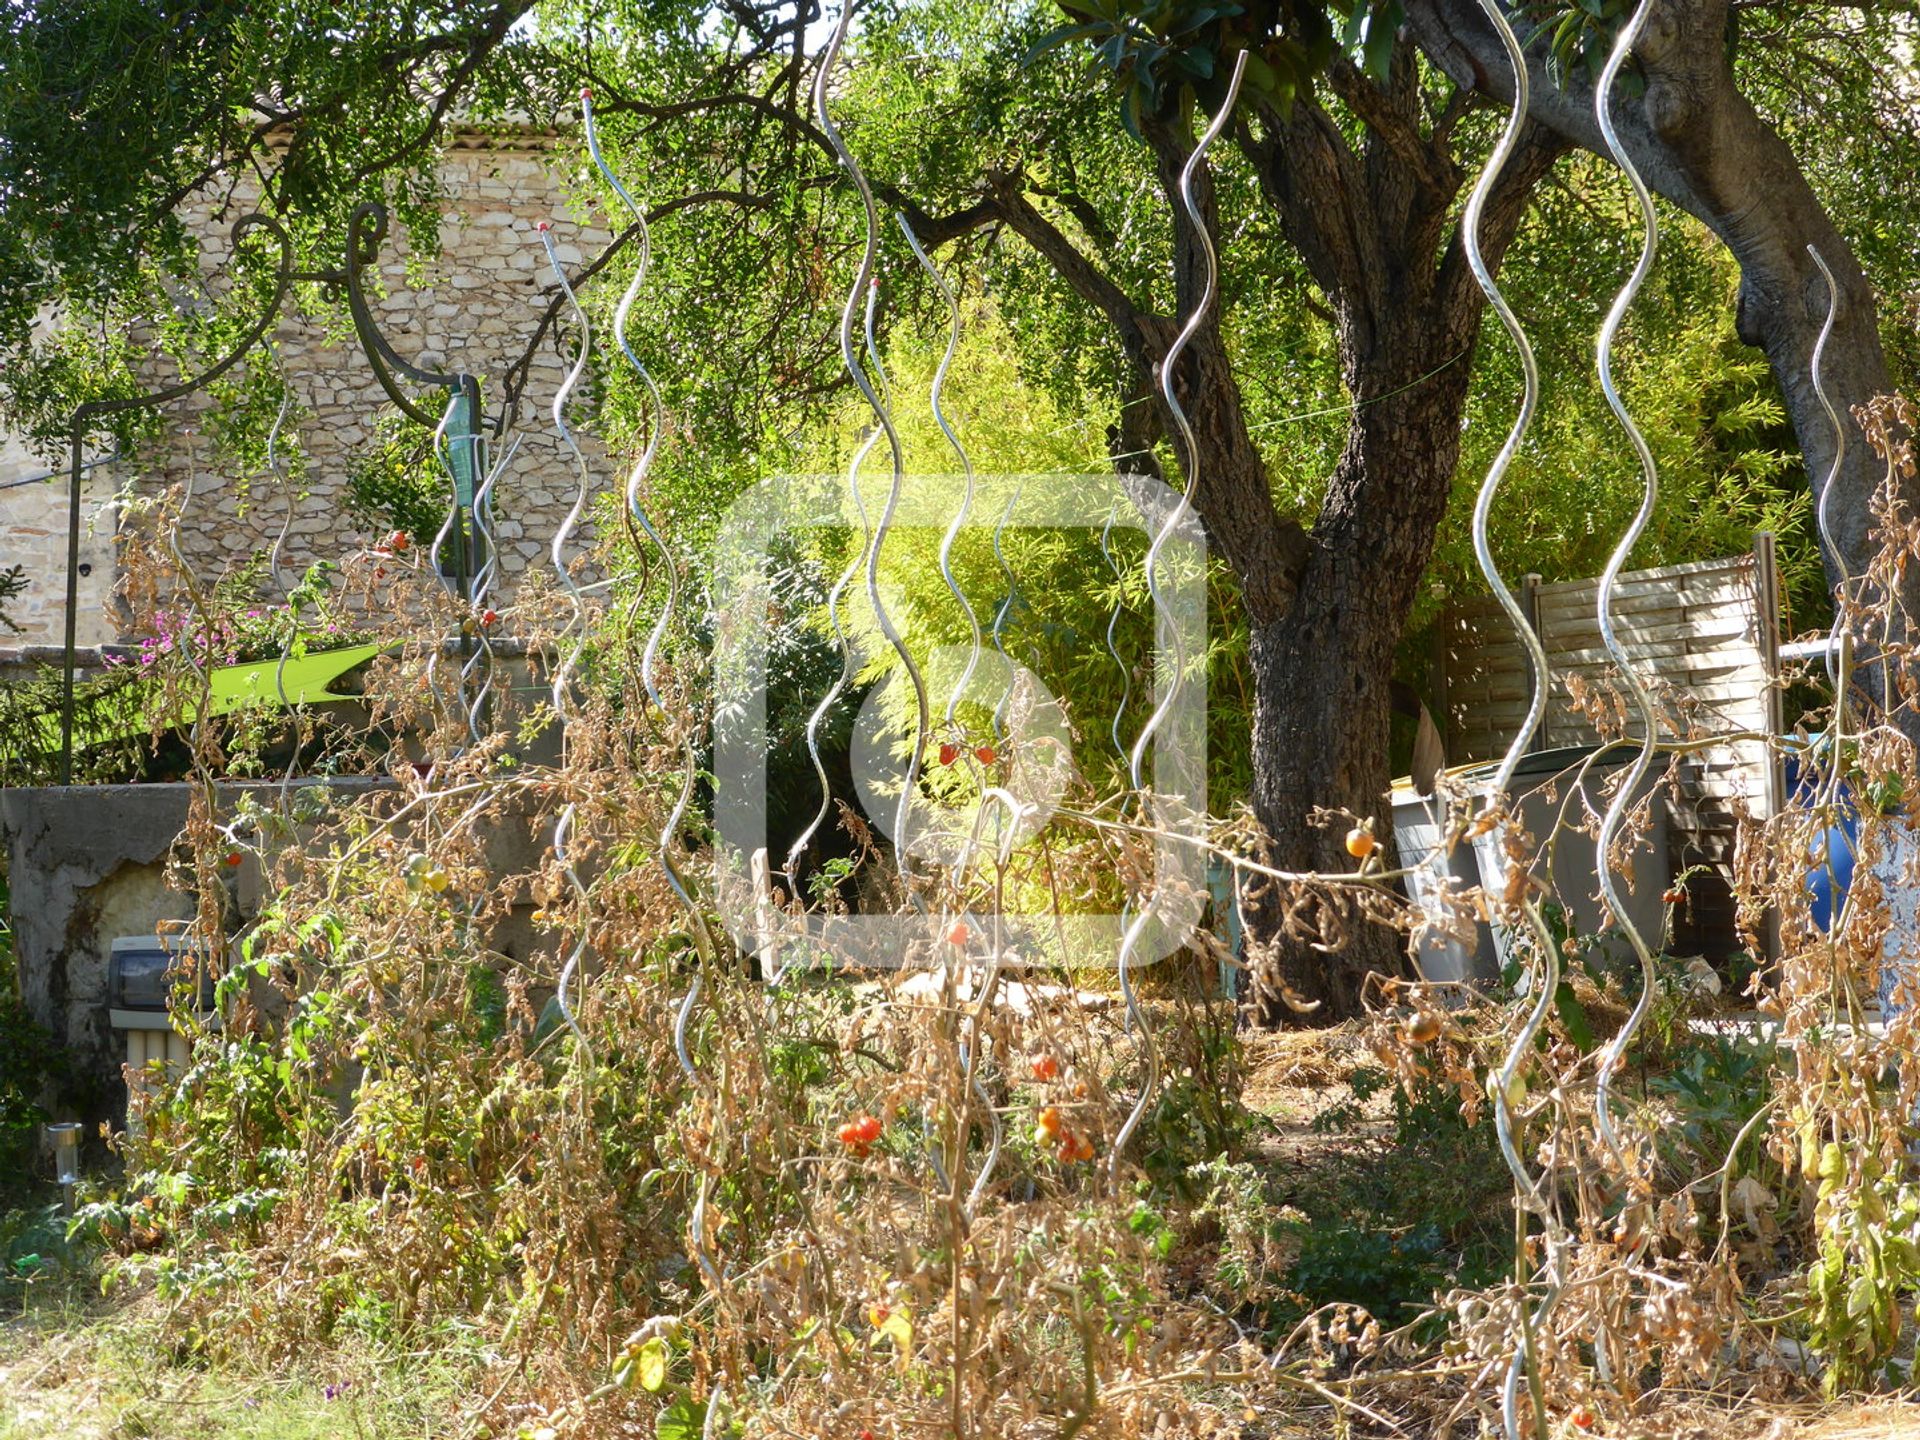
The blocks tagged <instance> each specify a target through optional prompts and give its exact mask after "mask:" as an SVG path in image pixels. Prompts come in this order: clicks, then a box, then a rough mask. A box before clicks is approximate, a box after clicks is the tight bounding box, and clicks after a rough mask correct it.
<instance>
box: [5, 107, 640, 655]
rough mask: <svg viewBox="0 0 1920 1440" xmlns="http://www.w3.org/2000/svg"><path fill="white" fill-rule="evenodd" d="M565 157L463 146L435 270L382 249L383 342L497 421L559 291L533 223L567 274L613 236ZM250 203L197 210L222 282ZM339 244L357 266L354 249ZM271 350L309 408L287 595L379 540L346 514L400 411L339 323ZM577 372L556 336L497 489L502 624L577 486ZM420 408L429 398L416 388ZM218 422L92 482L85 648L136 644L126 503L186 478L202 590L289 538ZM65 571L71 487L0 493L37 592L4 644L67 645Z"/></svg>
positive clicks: (17, 467) (185, 414)
mask: <svg viewBox="0 0 1920 1440" xmlns="http://www.w3.org/2000/svg"><path fill="white" fill-rule="evenodd" d="M570 154H571V146H570V145H568V144H567V143H566V142H564V141H562V140H560V139H559V138H558V137H556V136H554V135H552V134H549V133H547V132H542V131H534V130H507V131H504V132H478V131H469V132H461V133H459V134H456V136H455V137H454V138H453V141H452V143H451V144H450V145H449V147H448V150H447V152H446V155H445V157H444V159H443V162H442V166H441V181H442V185H443V188H444V191H445V198H444V201H443V206H444V219H443V221H442V224H441V228H440V245H441V254H440V256H439V258H438V259H437V260H435V261H434V262H432V264H431V265H430V266H428V267H427V270H426V274H425V276H424V278H423V277H421V276H417V275H416V276H414V277H411V278H410V277H409V275H408V273H407V262H406V248H405V237H404V235H403V234H401V233H400V227H399V226H398V225H397V224H396V225H395V226H393V227H392V233H390V234H389V236H388V239H387V241H386V243H385V245H384V247H383V251H382V254H381V257H380V260H381V263H380V267H379V268H380V271H381V279H382V282H383V284H384V289H385V291H386V293H385V295H384V296H373V297H370V298H371V299H372V305H373V310H374V315H375V318H376V320H377V322H378V323H379V325H380V327H381V329H382V330H383V331H384V332H385V333H386V335H387V336H388V337H389V339H390V340H391V341H392V343H393V345H394V348H395V349H396V350H397V351H398V352H399V353H400V354H401V355H403V356H405V357H407V358H409V359H411V360H414V361H415V362H416V363H419V364H421V365H423V366H424V367H425V368H429V369H433V370H440V371H448V372H453V371H464V372H468V373H472V374H475V375H477V376H479V377H481V384H482V392H483V396H484V397H485V403H486V404H487V405H488V406H489V407H491V406H492V405H494V404H495V403H497V399H498V395H499V383H498V382H499V377H500V375H501V373H502V372H503V371H504V370H505V369H506V367H507V365H508V364H509V363H511V362H512V360H513V359H515V358H516V357H517V356H518V355H519V354H520V352H521V351H522V350H523V349H524V347H525V346H526V344H527V342H528V340H529V338H530V337H531V335H532V334H533V329H534V326H535V325H536V324H537V323H538V319H539V316H540V314H541V313H542V311H543V310H544V308H545V305H546V304H547V300H548V297H547V295H546V293H545V292H546V288H547V287H548V286H549V285H550V284H551V283H552V280H553V275H552V271H551V268H550V267H549V265H548V262H547V258H546V253H545V250H544V249H543V247H542V246H541V244H540V240H539V235H538V232H537V229H536V226H537V224H538V223H539V222H540V221H543V220H544V221H548V222H550V223H551V225H552V227H553V232H554V234H555V237H556V242H557V245H558V249H559V253H560V256H561V259H562V260H563V261H565V262H566V263H567V264H568V266H569V267H570V268H573V267H577V266H578V265H579V264H580V263H581V262H582V261H583V260H586V259H590V258H591V257H592V256H593V255H594V254H595V253H597V252H598V250H599V249H600V248H601V247H602V246H603V245H605V244H606V243H607V241H608V240H609V239H610V238H611V232H610V230H608V229H607V228H606V227H605V224H604V217H600V216H596V217H595V220H596V223H593V224H583V223H581V222H580V220H579V219H578V218H577V217H576V216H575V215H573V214H572V213H571V212H570V210H569V206H568V200H567V189H566V186H565V184H564V183H563V178H562V172H563V170H564V167H565V166H566V165H567V163H568V161H569V157H570ZM246 204H247V196H246V194H245V192H244V191H243V192H241V193H240V194H239V195H238V196H237V197H236V198H235V200H234V201H233V202H232V204H231V206H230V207H228V208H226V209H224V210H222V211H220V212H219V213H217V214H216V213H215V212H214V210H213V209H212V206H211V204H201V205H199V206H197V207H189V209H188V211H187V214H188V216H189V219H190V222H191V223H192V224H194V226H195V227H196V228H197V230H198V231H199V233H200V234H201V236H202V239H203V253H204V255H205V257H206V261H207V265H208V267H209V270H211V269H212V267H214V266H215V265H217V264H218V263H220V262H221V261H222V260H223V259H224V257H225V252H226V248H227V232H228V228H229V226H230V225H231V223H232V221H233V219H235V218H237V216H238V215H240V214H242V213H244V211H245V209H246ZM340 245H341V248H342V250H343V251H344V247H345V236H344V235H342V236H341V237H340ZM368 278H369V280H371V279H372V276H371V274H369V277H368ZM369 288H370V289H372V288H374V287H372V286H371V285H370V286H369ZM290 310H291V305H290V306H289V311H290ZM273 339H274V344H275V348H276V351H277V355H278V360H279V364H280V367H281V369H282V371H283V373H284V374H285V375H286V377H287V379H288V382H289V385H290V388H291V389H292V392H293V395H294V399H295V404H296V406H297V407H298V413H297V416H296V417H295V419H294V420H293V422H291V426H290V429H291V437H292V440H293V442H294V443H295V444H296V445H297V447H298V449H299V451H300V452H301V453H302V455H303V456H304V469H303V471H302V473H301V475H300V482H299V483H300V486H301V488H302V490H303V491H304V494H303V495H301V496H300V497H299V498H298V500H297V506H296V509H295V512H294V515H293V518H292V521H291V524H290V526H289V527H288V537H287V543H286V547H285V551H284V557H283V559H284V564H283V569H282V575H283V577H285V578H286V579H288V580H289V581H291V580H292V579H293V578H295V577H297V576H298V574H299V573H300V572H301V571H302V570H303V569H304V568H305V567H306V566H307V565H308V564H310V563H311V562H313V561H315V560H320V559H337V558H339V557H340V556H342V555H344V554H347V553H350V552H352V551H353V550H355V549H357V548H358V547H360V546H362V545H363V544H365V543H367V542H368V541H369V540H370V539H375V538H377V537H373V536H369V535H367V534H365V533H363V532H362V531H361V530H360V529H359V528H357V527H356V525H355V522H354V521H353V520H352V518H351V517H350V516H349V515H348V514H347V511H346V500H347V495H348V490H349V479H350V476H351V474H352V472H353V470H354V467H355V463H356V460H357V459H358V458H359V457H360V456H361V455H362V454H363V453H365V452H366V451H368V450H369V449H370V448H371V447H372V446H373V444H374V442H375V421H376V418H377V417H378V416H379V415H380V414H381V413H383V411H386V410H387V409H389V408H390V407H389V404H388V401H387V399H386V396H385V394H384V393H383V392H382V391H381V390H380V387H379V383H378V381H377V380H375V378H374V376H373V373H372V371H371V370H370V368H369V367H368V364H367V361H366V358H365V356H364V355H363V354H362V353H361V351H360V349H359V346H358V344H357V342H356V341H355V340H354V339H353V336H352V332H351V329H350V328H349V327H346V326H345V325H344V324H341V325H339V326H338V327H336V328H330V327H328V326H326V325H323V324H322V323H321V322H320V321H319V320H317V319H313V318H309V317H306V316H302V315H299V314H294V313H286V314H284V315H283V318H282V320H281V322H280V324H279V325H278V327H277V328H276V330H275V331H274V335H273ZM260 355H261V352H260V351H259V350H256V351H255V352H254V357H253V358H251V359H250V362H249V363H259V360H258V357H259V356H260ZM566 368H567V365H566V360H565V359H563V358H562V356H561V354H560V353H559V351H558V350H556V348H555V347H554V345H553V344H552V343H551V338H550V339H549V342H548V343H546V344H544V345H543V346H542V349H541V353H540V354H539V355H538V356H537V357H536V358H535V360H534V362H533V366H532V370H531V374H530V376H529V379H528V382H527V385H526V389H525V391H524V393H523V397H522V404H521V410H520V415H519V419H518V423H517V431H518V433H519V434H520V436H521V444H520V448H519V451H518V454H517V455H516V457H515V459H514V463H513V465H512V467H511V468H510V469H509V470H508V471H507V473H506V474H505V475H504V476H503V478H502V480H501V481H500V483H499V484H498V486H497V487H496V490H495V504H494V512H495V515H496V517H497V520H498V524H497V527H496V538H497V541H498V545H499V554H500V572H501V573H500V579H499V582H498V586H497V589H496V594H500V595H501V596H502V597H503V604H502V608H505V603H510V601H511V596H512V591H513V589H514V586H515V584H516V582H517V580H518V579H519V577H520V576H521V575H523V574H524V573H525V572H526V570H527V569H528V567H529V566H544V565H545V564H546V559H545V555H546V549H547V544H548V542H549V540H550V537H551V536H552V534H553V531H554V529H555V527H556V526H557V525H558V524H559V522H560V520H561V519H562V517H563V516H564V515H565V514H566V512H567V510H568V508H569V507H570V506H571V505H572V503H573V499H574V496H575V494H576V492H577V487H578V483H579V478H578V473H577V470H576V468H575V466H574V463H573V461H572V459H571V457H570V456H569V455H568V454H567V452H566V451H565V449H564V448H563V447H562V445H561V443H560V441H559V439H558V437H557V436H556V435H555V434H554V432H553V430H552V428H551V423H550V420H549V418H548V413H547V412H548V407H549V406H550V404H551V402H552V398H553V395H554V392H555V390H556V389H557V388H558V386H559V384H560V382H561V380H562V378H563V377H564V375H565V373H566ZM175 379H177V376H176V375H175V374H174V373H173V372H172V370H171V367H170V366H165V367H163V366H160V365H156V367H155V370H154V374H153V375H152V377H151V378H150V380H149V384H152V385H155V386H159V385H164V384H167V383H171V382H172V381H174V380H175ZM583 388H584V387H583ZM409 393H418V392H417V390H414V389H411V388H410V391H409ZM424 400H425V403H426V404H427V406H428V407H429V408H437V407H438V405H439V404H440V403H442V402H441V400H440V399H439V397H436V396H434V395H432V394H427V395H426V396H425V397H424ZM210 407H211V402H210V401H209V400H207V399H206V398H205V397H204V396H196V397H191V398H189V399H187V400H183V401H180V402H176V403H175V404H174V405H172V406H170V407H169V408H168V410H167V412H166V430H165V439H164V440H163V442H162V444H161V446H160V448H159V449H158V450H157V451H156V452H153V453H148V454H144V455H141V456H139V457H137V458H134V459H121V460H119V461H116V462H115V463H113V464H111V465H107V466H102V467H101V468H100V469H99V470H98V471H96V472H94V473H93V474H92V475H91V476H90V478H89V484H88V487H87V493H88V506H89V510H88V516H87V520H88V529H89V531H90V532H91V538H90V540H89V556H88V557H83V558H90V560H91V564H92V568H93V575H92V576H91V577H89V578H90V579H92V580H93V581H94V583H93V584H92V585H91V586H86V587H84V588H83V599H82V604H83V610H82V625H81V632H82V633H81V643H82V644H89V643H99V642H101V641H104V640H110V639H113V638H116V632H119V633H118V634H117V638H130V637H129V636H127V635H126V634H124V629H125V626H126V620H125V617H124V616H121V615H117V614H115V613H113V612H112V611H111V607H110V606H109V604H108V596H109V593H110V591H111V587H112V583H113V580H114V578H115V577H114V575H113V573H112V572H113V564H112V560H111V557H112V554H113V546H112V536H113V534H114V533H115V530H116V528H117V526H118V525H120V524H122V523H125V522H123V521H122V520H121V519H120V517H119V514H118V511H117V509H116V507H115V506H114V504H113V497H114V496H116V495H117V494H119V493H121V492H122V491H123V490H124V492H125V493H126V494H128V495H131V496H137V497H151V496H154V495H157V494H159V493H162V492H163V491H164V490H165V489H166V488H167V487H169V486H174V485H180V484H182V483H183V482H185V481H188V480H189V479H191V481H192V485H193V491H194V499H193V501H192V502H191V504H190V505H189V506H188V507H187V508H186V510H185V511H184V512H183V514H182V515H181V518H180V537H181V542H182V545H181V548H182V550H183V552H184V553H185V555H186V556H187V559H188V561H189V563H190V564H191V565H192V566H193V567H194V570H195V572H196V574H197V575H198V576H199V577H200V578H201V579H202V580H203V581H207V582H211V581H212V580H214V579H216V578H217V577H218V576H219V575H220V574H222V573H223V572H225V571H227V570H229V569H231V568H232V567H235V566H239V565H243V564H245V563H246V562H247V561H248V560H249V559H250V558H251V557H253V556H256V555H263V554H264V553H265V552H266V551H268V550H269V549H270V547H271V546H272V545H273V542H274V539H275V537H276V536H278V535H279V533H280V530H281V526H282V524H283V522H285V521H286V509H285V506H286V504H287V496H286V494H285V491H284V489H282V488H281V487H280V485H279V482H277V480H276V479H275V477H274V476H272V475H271V474H266V475H256V476H241V475H236V474H233V473H230V469H231V467H224V468H223V461H222V459H221V458H220V457H218V456H216V455H214V454H213V453H212V451H211V448H210V442H209V440H208V438H207V436H206V435H205V433H204V429H205V419H206V417H207V414H208V411H209V409H210ZM575 430H576V435H577V437H578V438H579V439H580V441H581V443H582V446H583V448H584V449H585V450H586V452H587V455H588V459H589V464H590V474H591V476H592V482H593V484H594V486H595V487H596V489H605V488H610V487H611V486H613V485H614V484H616V483H617V481H616V479H615V477H614V476H613V475H612V474H611V472H610V466H609V460H608V457H607V456H606V454H605V452H604V450H603V449H602V448H601V447H600V446H599V445H598V444H597V442H596V441H595V439H594V437H593V435H592V434H591V426H590V425H576V427H575ZM16 452H19V453H16ZM29 465H30V466H32V467H33V469H35V470H38V469H45V468H48V467H47V466H46V465H45V463H44V462H43V461H40V460H38V459H35V458H33V457H26V456H24V452H21V451H20V450H19V447H18V446H14V447H12V448H11V449H8V450H7V451H5V452H4V454H0V485H4V483H5V480H6V478H7V477H8V474H9V467H12V469H13V470H14V471H15V472H16V473H31V471H29V470H28V469H27V467H28V466H29ZM65 556H66V496H65V483H64V480H62V481H61V482H58V483H55V484H48V485H36V486H19V487H14V488H11V489H0V565H8V564H13V563H21V564H24V565H25V566H26V567H27V570H28V572H29V575H30V576H31V579H32V585H31V589H30V590H29V592H28V594H27V596H26V597H25V598H24V600H23V601H17V602H15V605H14V607H13V610H14V612H15V614H16V618H18V619H20V620H22V621H23V623H24V625H25V627H26V630H27V633H25V634H23V635H11V636H10V635H6V634H4V633H0V647H7V646H12V645H18V644H22V643H49V642H58V640H59V639H60V636H61V628H62V625H63V617H64V587H65V566H66V559H65ZM269 593H271V586H270V587H269Z"/></svg>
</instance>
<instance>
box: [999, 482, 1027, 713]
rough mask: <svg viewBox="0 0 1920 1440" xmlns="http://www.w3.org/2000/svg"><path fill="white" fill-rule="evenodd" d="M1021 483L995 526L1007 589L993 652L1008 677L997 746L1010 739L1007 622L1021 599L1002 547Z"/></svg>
mask: <svg viewBox="0 0 1920 1440" xmlns="http://www.w3.org/2000/svg"><path fill="white" fill-rule="evenodd" d="M1025 483H1026V482H1024V481H1022V482H1021V483H1020V484H1017V485H1015V486H1014V487H1013V494H1011V495H1010V496H1008V497H1007V506H1006V509H1004V510H1002V511H1001V512H1000V519H999V522H998V523H997V524H995V525H994V527H993V559H994V563H995V564H996V565H998V566H999V567H1000V579H1001V581H1002V582H1003V583H1004V584H1005V586H1006V589H1005V590H1003V591H1002V592H1001V595H1000V603H999V605H997V606H995V607H994V612H993V630H992V640H993V650H994V653H995V654H996V655H998V656H999V657H1000V662H1001V673H1002V674H1004V675H1006V676H1007V677H1008V680H1007V687H1006V689H1004V690H1003V691H1001V692H1000V699H999V700H998V701H997V702H995V704H994V707H993V743H994V744H996V745H998V744H999V743H1000V742H1001V741H1002V740H1004V739H1006V737H1007V707H1008V706H1009V705H1011V704H1012V703H1013V680H1012V675H1013V657H1012V656H1010V655H1008V654H1007V621H1008V619H1009V618H1011V616H1012V615H1013V605H1014V601H1015V600H1017V599H1018V598H1019V594H1020V590H1019V585H1018V583H1017V582H1016V581H1015V580H1014V578H1013V567H1012V566H1011V565H1009V564H1008V563H1007V552H1006V549H1005V548H1004V547H1003V545H1002V544H1001V541H1002V540H1003V539H1004V538H1005V536H1006V533H1007V526H1008V525H1010V524H1012V523H1013V512H1014V510H1015V509H1016V508H1017V507H1018V506H1019V504H1020V494H1021V491H1022V490H1023V489H1024V488H1025Z"/></svg>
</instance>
